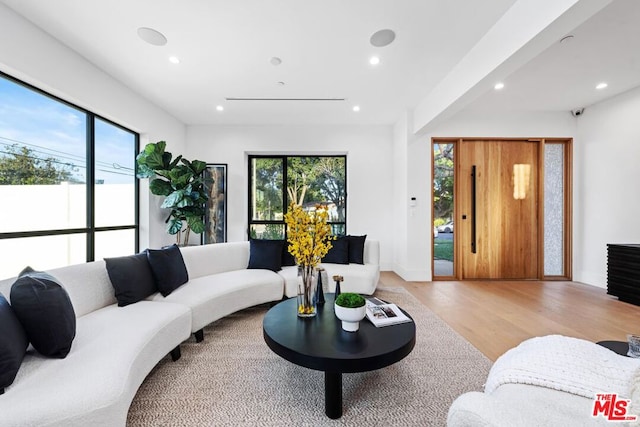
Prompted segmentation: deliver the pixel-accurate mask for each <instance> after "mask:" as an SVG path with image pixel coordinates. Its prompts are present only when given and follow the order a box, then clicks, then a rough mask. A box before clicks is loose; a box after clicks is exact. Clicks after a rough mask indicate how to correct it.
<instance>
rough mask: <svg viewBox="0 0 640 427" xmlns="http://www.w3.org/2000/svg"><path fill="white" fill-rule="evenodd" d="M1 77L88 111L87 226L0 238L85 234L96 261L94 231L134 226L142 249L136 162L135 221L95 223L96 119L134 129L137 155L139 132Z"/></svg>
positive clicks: (137, 245)
mask: <svg viewBox="0 0 640 427" xmlns="http://www.w3.org/2000/svg"><path fill="white" fill-rule="evenodd" d="M0 78H4V79H6V80H8V81H10V82H12V83H15V84H17V85H20V86H22V87H24V88H25V89H27V90H31V91H34V92H36V93H37V94H39V95H42V96H46V97H47V98H49V99H52V100H53V101H56V102H59V103H61V104H64V105H66V106H67V107H69V108H73V109H75V110H77V111H79V112H81V113H83V114H85V115H86V119H87V122H86V133H85V138H86V159H85V161H86V168H87V169H86V170H87V177H86V181H87V182H86V183H85V186H86V200H87V204H86V226H85V227H77V228H60V229H42V230H34V231H15V232H0V239H16V238H24V237H44V236H60V235H68V234H86V261H87V262H90V261H95V235H96V233H100V232H104V231H116V230H134V231H135V247H134V251H135V253H137V252H138V251H139V250H140V180H139V179H138V178H137V163H135V162H134V165H135V171H134V174H135V176H136V177H135V178H134V212H135V213H134V223H133V224H123V225H114V226H100V227H96V225H95V215H94V213H95V193H96V192H95V186H96V182H95V160H96V159H95V121H96V119H99V120H101V121H103V122H105V123H107V124H109V125H112V126H115V127H117V128H120V129H122V130H123V131H125V132H128V133H131V134H132V135H133V136H134V147H133V152H134V154H136V155H137V153H138V152H140V134H139V133H138V132H134V131H133V130H131V129H128V128H126V127H124V126H122V125H120V124H118V123H115V122H113V121H111V120H109V119H107V118H106V117H103V116H100V115H98V114H96V113H93V112H92V111H89V110H87V109H85V108H82V107H80V106H78V105H75V104H73V103H71V102H69V101H66V100H64V99H62V98H60V97H58V96H55V95H52V94H50V93H48V92H46V91H44V90H42V89H40V88H38V87H36V86H33V85H31V84H29V83H26V82H24V81H22V80H20V79H18V78H16V77H13V76H11V75H9V74H6V73H4V72H2V71H0Z"/></svg>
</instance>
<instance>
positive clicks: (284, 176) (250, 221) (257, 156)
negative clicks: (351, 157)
mask: <svg viewBox="0 0 640 427" xmlns="http://www.w3.org/2000/svg"><path fill="white" fill-rule="evenodd" d="M294 157H317V158H321V157H334V158H343V159H344V222H339V221H328V222H327V223H328V224H329V225H330V226H333V225H343V226H344V235H345V236H346V235H347V207H348V197H347V188H348V187H347V155H346V154H249V155H248V162H247V171H248V174H247V177H248V180H247V238H248V239H250V238H251V227H252V226H253V225H268V224H276V225H282V226H283V227H284V239H285V240H286V238H287V228H286V224H285V221H284V218H283V219H282V221H278V220H254V219H253V206H252V204H251V177H252V176H253V175H252V170H253V169H252V163H253V162H252V161H253V159H282V168H283V170H282V193H283V194H282V203H283V213H286V212H287V207H288V206H289V195H288V193H287V191H286V188H287V186H286V183H287V177H288V159H290V158H294Z"/></svg>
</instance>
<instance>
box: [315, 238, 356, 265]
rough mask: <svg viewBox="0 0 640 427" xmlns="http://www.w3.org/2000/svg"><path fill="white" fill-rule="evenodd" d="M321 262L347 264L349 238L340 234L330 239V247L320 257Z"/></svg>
mask: <svg viewBox="0 0 640 427" xmlns="http://www.w3.org/2000/svg"><path fill="white" fill-rule="evenodd" d="M322 262H323V263H331V264H349V238H348V237H347V236H340V237H338V238H337V239H336V240H332V241H331V249H329V252H327V254H326V255H325V256H324V258H322Z"/></svg>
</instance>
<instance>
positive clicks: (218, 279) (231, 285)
mask: <svg viewBox="0 0 640 427" xmlns="http://www.w3.org/2000/svg"><path fill="white" fill-rule="evenodd" d="M217 244H222V243H217ZM287 268H295V267H287ZM282 290H283V281H282V277H280V275H279V274H278V273H274V272H273V271H269V270H266V269H255V270H253V269H244V270H236V271H227V272H224V273H217V274H211V275H209V276H202V277H198V278H195V279H190V280H189V283H188V284H187V285H186V286H182V287H180V288H179V289H176V291H175V292H173V293H172V294H171V295H169V296H168V297H166V298H163V297H162V296H160V295H159V294H155V295H152V296H151V297H150V298H148V299H149V300H151V301H161V302H170V303H177V304H180V305H183V306H187V307H189V308H190V309H191V318H192V324H191V327H192V332H196V331H197V330H199V329H202V328H203V327H205V326H207V325H208V324H209V323H211V322H213V321H215V320H218V319H220V318H222V317H225V316H227V315H229V314H231V313H234V312H236V311H238V310H242V309H244V308H247V307H253V306H255V305H257V304H263V303H265V302H269V301H280V300H281V299H282Z"/></svg>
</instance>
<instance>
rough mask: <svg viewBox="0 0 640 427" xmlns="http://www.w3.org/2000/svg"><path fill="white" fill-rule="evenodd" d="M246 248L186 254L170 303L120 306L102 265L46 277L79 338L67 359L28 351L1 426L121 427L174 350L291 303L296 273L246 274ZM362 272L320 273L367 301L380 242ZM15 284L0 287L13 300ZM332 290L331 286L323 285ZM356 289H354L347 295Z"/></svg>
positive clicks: (0, 402) (2, 407)
mask: <svg viewBox="0 0 640 427" xmlns="http://www.w3.org/2000/svg"><path fill="white" fill-rule="evenodd" d="M249 246H250V245H249V242H233V243H221V244H215V245H205V246H195V247H187V248H182V249H181V253H182V257H183V259H184V264H185V266H186V268H187V272H188V275H189V281H188V282H187V283H185V284H184V285H182V286H181V287H179V288H178V289H176V290H175V291H173V292H172V293H171V294H170V295H168V296H167V297H163V296H162V295H160V294H159V293H156V294H153V295H151V296H150V297H149V298H147V299H146V300H143V301H140V302H136V303H134V304H130V305H127V306H125V307H119V306H118V305H117V302H116V298H115V297H114V288H113V286H112V284H111V281H110V278H109V275H108V273H107V269H106V265H105V261H102V260H101V261H95V262H90V263H86V264H80V265H74V266H69V267H64V268H58V269H54V270H49V271H48V273H50V274H51V275H52V276H54V277H55V278H57V279H58V280H59V281H60V282H61V284H62V286H63V287H64V288H65V290H66V291H67V293H68V294H69V298H70V300H71V303H72V305H73V308H74V311H75V314H76V336H75V339H74V341H73V344H72V347H71V351H70V352H69V354H68V355H67V357H66V358H64V359H51V358H45V357H43V356H41V355H39V354H38V353H37V352H35V351H34V350H33V349H31V350H29V351H28V352H27V354H26V356H25V357H24V360H23V362H22V365H21V366H20V369H19V371H18V373H17V376H16V378H15V380H14V381H13V384H12V385H10V386H9V387H7V389H6V391H5V393H4V394H1V395H0V425H2V426H3V427H10V426H60V427H62V426H65V427H69V426H83V427H84V426H124V425H125V424H126V418H127V412H128V409H129V406H130V404H131V401H132V400H133V398H134V396H135V393H136V391H137V390H138V388H139V387H140V384H142V382H143V380H144V378H145V377H146V376H147V375H148V373H149V372H150V371H151V369H152V368H153V367H154V366H155V365H156V364H157V363H158V362H159V361H160V360H161V359H162V358H163V357H165V356H166V355H167V354H169V353H171V355H172V357H173V358H174V360H176V359H177V358H178V357H180V347H179V345H180V343H182V342H183V341H184V340H186V339H188V338H189V336H190V335H191V334H192V333H195V334H196V340H198V341H200V340H202V339H203V334H202V329H203V328H204V327H205V326H206V325H208V324H209V323H211V322H213V321H215V320H217V319H220V318H222V317H224V316H226V315H228V314H230V313H233V312H235V311H238V310H241V309H243V308H247V307H250V306H253V305H257V304H262V303H268V302H274V301H279V300H281V299H282V298H283V297H291V296H294V295H295V294H296V291H295V289H296V285H295V283H296V277H295V274H296V270H295V267H285V268H284V269H283V270H281V271H279V272H273V271H270V270H264V269H247V265H248V261H249ZM364 254H365V264H364V265H359V264H348V265H340V266H334V265H332V264H326V265H324V267H325V268H326V270H327V273H328V275H329V276H328V277H329V278H331V275H333V274H341V275H342V276H344V282H343V284H344V287H345V288H346V287H349V289H348V290H349V291H353V292H361V293H366V294H371V293H373V292H374V291H375V288H376V286H377V283H378V278H379V274H380V270H379V246H378V242H377V241H371V240H368V241H366V242H365V252H364ZM14 282H15V278H11V279H7V280H2V281H0V293H2V294H3V295H4V296H5V297H6V298H7V299H9V295H10V290H11V286H12V284H13V283H14ZM329 286H330V287H329V289H328V290H329V291H333V287H332V285H331V284H329ZM350 286H352V287H350Z"/></svg>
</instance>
